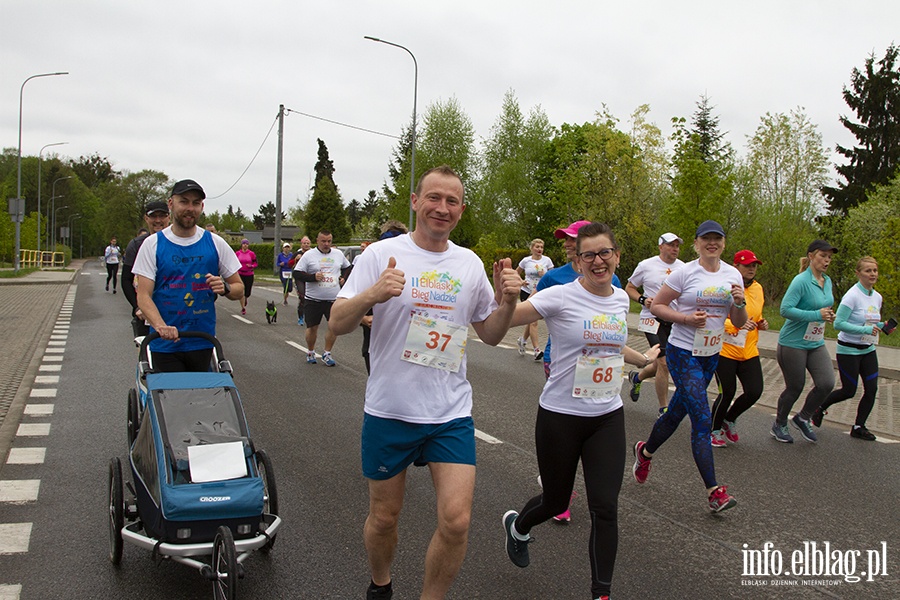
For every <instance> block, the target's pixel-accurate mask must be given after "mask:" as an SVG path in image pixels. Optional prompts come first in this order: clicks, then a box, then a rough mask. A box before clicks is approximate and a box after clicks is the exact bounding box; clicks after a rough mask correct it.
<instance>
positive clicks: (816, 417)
mask: <svg viewBox="0 0 900 600" xmlns="http://www.w3.org/2000/svg"><path fill="white" fill-rule="evenodd" d="M827 414H828V412H827V411H824V410H822V409H821V408H817V409H816V412H814V413H813V416H812V417H810V419H809V421H810V423H812V424H813V425H815V426H816V427H821V426H822V419H824V418H825V415H827Z"/></svg>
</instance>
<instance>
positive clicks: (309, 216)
mask: <svg viewBox="0 0 900 600" xmlns="http://www.w3.org/2000/svg"><path fill="white" fill-rule="evenodd" d="M316 142H318V144H319V149H318V160H317V161H316V166H315V171H316V184H315V186H314V187H313V193H312V197H311V198H310V199H309V203H308V204H307V205H306V211H305V215H304V216H305V219H306V222H305V224H306V232H307V235H309V236H310V237H312V236H314V235H316V233H318V232H319V231H322V230H323V229H324V230H328V231H330V232H331V233H332V235H333V236H334V240H335V241H349V240H350V227H349V226H348V225H347V214H346V212H345V211H344V203H343V201H342V200H341V195H340V193H339V192H338V189H337V185H335V183H334V171H335V168H334V163H333V162H332V160H331V159H330V158H329V157H328V148H327V147H326V146H325V142H323V141H322V140H316Z"/></svg>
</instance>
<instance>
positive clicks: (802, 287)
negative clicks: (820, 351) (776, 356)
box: [778, 267, 834, 350]
mask: <svg viewBox="0 0 900 600" xmlns="http://www.w3.org/2000/svg"><path fill="white" fill-rule="evenodd" d="M822 276H823V277H824V278H825V283H824V285H821V286H820V285H819V282H818V281H816V278H815V277H814V276H813V272H812V268H811V267H807V269H806V270H805V271H803V272H802V273H800V274H799V275H797V276H796V277H794V279H793V281H791V285H789V286H788V289H787V292H785V294H784V298H782V300H781V310H780V312H781V316H782V317H784V318H785V319H787V320H786V321H785V322H784V326H783V327H782V328H781V331H780V332H779V333H778V343H779V344H780V345H782V346H787V347H789V348H798V349H801V350H812V349H814V348H818V347H819V346H823V345H825V340H824V339H822V340H818V341H810V340H806V339H804V336H805V335H806V333H807V330H808V328H809V324H810V323H815V322H821V321H823V319H822V314H821V313H820V312H819V311H820V310H821V309H823V308H827V307H831V306H833V305H834V294H833V292H832V286H831V277H829V276H828V275H825V274H824V273H823V274H822Z"/></svg>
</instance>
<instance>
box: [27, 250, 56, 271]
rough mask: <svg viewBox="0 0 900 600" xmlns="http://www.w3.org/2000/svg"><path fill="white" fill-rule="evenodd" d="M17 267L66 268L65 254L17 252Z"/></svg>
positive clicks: (33, 251) (34, 251)
mask: <svg viewBox="0 0 900 600" xmlns="http://www.w3.org/2000/svg"><path fill="white" fill-rule="evenodd" d="M19 265H20V266H22V267H40V268H42V269H43V268H50V269H53V268H59V267H65V266H66V254H65V253H64V252H49V251H47V250H44V251H38V250H27V249H25V248H22V249H20V250H19Z"/></svg>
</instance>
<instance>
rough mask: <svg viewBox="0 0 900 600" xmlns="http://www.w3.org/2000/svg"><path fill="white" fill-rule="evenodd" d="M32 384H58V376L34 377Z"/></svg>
mask: <svg viewBox="0 0 900 600" xmlns="http://www.w3.org/2000/svg"><path fill="white" fill-rule="evenodd" d="M34 382H35V383H40V384H44V385H49V384H52V383H59V375H36V376H35V378H34Z"/></svg>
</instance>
